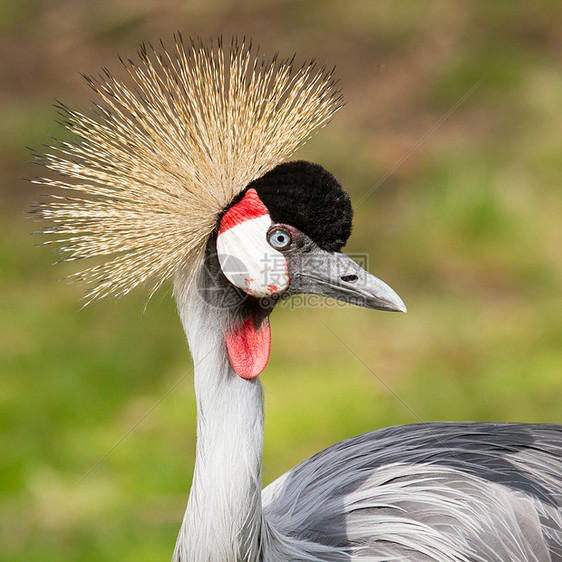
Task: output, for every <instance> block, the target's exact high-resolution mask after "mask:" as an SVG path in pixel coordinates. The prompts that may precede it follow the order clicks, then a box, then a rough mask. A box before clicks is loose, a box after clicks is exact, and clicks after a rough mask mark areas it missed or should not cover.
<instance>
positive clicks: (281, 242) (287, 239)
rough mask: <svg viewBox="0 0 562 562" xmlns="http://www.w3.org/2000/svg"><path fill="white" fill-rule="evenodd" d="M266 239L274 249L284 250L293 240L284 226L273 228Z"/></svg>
mask: <svg viewBox="0 0 562 562" xmlns="http://www.w3.org/2000/svg"><path fill="white" fill-rule="evenodd" d="M267 241H268V242H269V245H270V246H271V247H272V248H275V249H276V250H286V249H287V248H288V247H289V246H290V245H291V242H292V241H293V237H292V236H291V233H290V232H289V231H288V230H285V229H284V228H274V229H273V230H270V231H269V232H268V234H267Z"/></svg>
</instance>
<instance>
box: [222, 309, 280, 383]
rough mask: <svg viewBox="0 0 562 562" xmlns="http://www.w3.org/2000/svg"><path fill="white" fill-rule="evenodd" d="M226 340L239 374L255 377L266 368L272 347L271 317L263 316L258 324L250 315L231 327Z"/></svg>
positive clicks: (249, 377) (245, 376)
mask: <svg viewBox="0 0 562 562" xmlns="http://www.w3.org/2000/svg"><path fill="white" fill-rule="evenodd" d="M225 340H226V347H227V349H228V356H229V358H230V363H231V364H232V366H233V367H234V370H235V371H236V373H237V374H238V375H239V376H241V377H242V378H244V379H253V378H255V377H257V376H258V375H259V374H260V373H261V372H262V371H263V370H264V369H265V366H266V365H267V361H268V359H269V351H270V349H271V329H270V327H269V318H267V317H266V318H263V319H262V320H260V322H259V325H258V326H256V324H255V321H254V318H253V317H252V316H249V317H248V318H246V320H244V321H243V322H240V323H239V324H237V325H236V326H234V327H233V328H231V329H230V330H229V331H228V332H227V333H226V336H225Z"/></svg>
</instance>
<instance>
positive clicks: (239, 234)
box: [217, 189, 406, 311]
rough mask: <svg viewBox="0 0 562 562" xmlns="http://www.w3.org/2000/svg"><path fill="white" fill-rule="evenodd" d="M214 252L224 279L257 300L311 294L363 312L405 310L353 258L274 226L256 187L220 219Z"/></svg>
mask: <svg viewBox="0 0 562 562" xmlns="http://www.w3.org/2000/svg"><path fill="white" fill-rule="evenodd" d="M217 254H218V258H219V263H220V265H221V269H222V271H223V273H224V275H225V276H226V278H227V279H228V280H229V281H230V282H231V283H232V284H233V285H235V286H236V287H238V288H239V289H241V290H242V291H244V292H246V293H247V294H248V295H251V296H253V297H256V298H268V297H277V296H289V295H294V294H299V293H310V294H316V295H322V296H324V297H332V298H335V299H339V300H343V301H346V302H349V303H352V304H356V305H358V306H364V307H366V308H375V309H379V310H391V311H405V309H406V308H405V306H404V303H403V302H402V300H401V299H400V297H399V296H398V295H397V294H396V293H395V292H394V291H393V290H392V289H391V288H390V287H389V286H388V285H386V284H385V283H383V282H382V281H381V280H380V279H377V278H376V277H374V276H373V275H371V274H370V273H368V272H367V271H365V270H364V269H363V268H362V267H360V266H359V265H358V264H356V263H355V262H354V261H353V260H352V259H351V258H349V257H348V256H346V255H345V254H344V253H342V252H339V251H327V250H324V249H322V248H321V247H319V246H318V244H316V243H315V242H314V241H313V240H312V239H311V238H310V237H308V236H307V235H306V234H304V233H303V232H301V231H300V230H299V229H298V228H296V227H294V226H292V225H290V224H285V223H277V222H274V221H273V220H272V219H271V217H270V215H269V213H268V210H267V208H266V207H265V205H264V204H263V203H262V201H261V200H260V198H259V196H258V194H257V192H256V191H255V190H254V189H249V190H248V191H247V192H246V194H245V195H244V197H243V198H242V200H240V201H239V202H238V203H236V204H235V205H234V206H232V207H231V208H230V209H229V210H228V211H227V212H226V213H225V215H224V216H223V218H222V220H221V225H220V229H219V234H218V236H217Z"/></svg>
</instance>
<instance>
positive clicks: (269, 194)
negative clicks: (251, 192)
mask: <svg viewBox="0 0 562 562" xmlns="http://www.w3.org/2000/svg"><path fill="white" fill-rule="evenodd" d="M249 188H254V189H255V190H256V191H257V193H258V195H259V197H260V199H261V200H262V201H263V203H264V205H265V206H266V207H267V209H268V211H269V215H270V216H271V218H272V220H274V221H275V222H281V223H287V224H291V225H293V226H295V227H297V228H298V229H299V230H301V231H302V232H304V233H305V234H306V235H307V236H309V237H310V238H312V240H314V242H316V244H318V246H320V247H321V248H323V249H324V250H329V251H336V250H340V249H341V248H342V247H343V246H344V245H345V243H346V242H347V239H348V238H349V235H350V234H351V222H352V218H353V209H352V208H351V201H350V199H349V195H348V194H347V193H346V192H345V191H344V190H343V188H342V186H341V185H340V183H339V182H338V180H337V179H336V178H335V177H334V176H333V175H332V174H331V173H330V172H328V171H327V170H326V169H324V168H323V167H322V166H320V165H319V164H313V163H311V162H305V161H303V160H299V161H295V162H286V163H284V164H280V165H279V166H277V167H275V168H274V169H273V170H271V171H269V172H267V174H265V175H263V176H262V177H261V178H258V179H257V180H255V181H253V182H252V183H250V184H249V185H248V189H249Z"/></svg>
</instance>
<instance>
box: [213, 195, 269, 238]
mask: <svg viewBox="0 0 562 562" xmlns="http://www.w3.org/2000/svg"><path fill="white" fill-rule="evenodd" d="M267 214H268V213H267V208H266V207H265V205H264V204H263V203H262V201H261V199H260V198H259V195H258V192H257V191H256V190H255V189H253V188H251V189H248V191H246V194H245V195H244V197H243V198H242V199H241V200H240V201H238V203H236V205H233V206H232V207H230V209H228V211H227V212H226V213H225V214H224V216H223V217H222V219H221V223H220V228H219V234H222V233H223V232H225V231H227V230H229V229H230V228H234V227H235V226H236V225H238V224H241V223H243V222H244V221H248V220H252V219H257V218H259V217H263V215H267Z"/></svg>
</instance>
